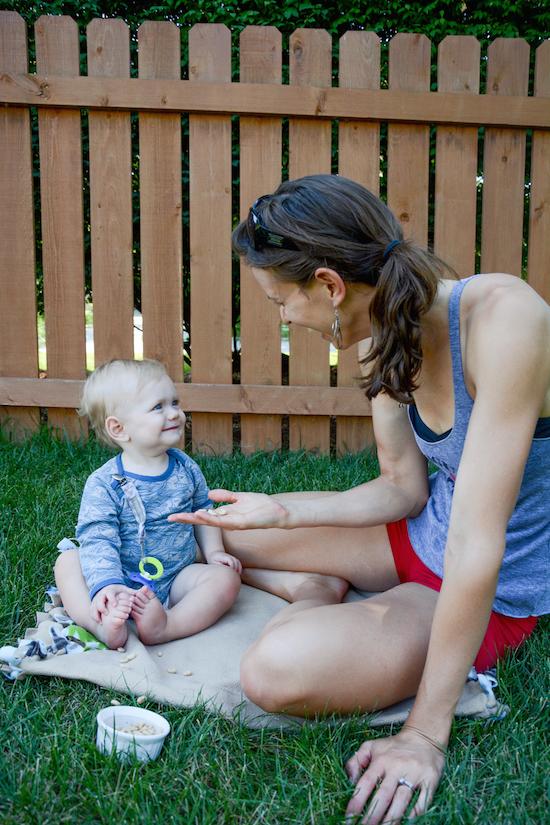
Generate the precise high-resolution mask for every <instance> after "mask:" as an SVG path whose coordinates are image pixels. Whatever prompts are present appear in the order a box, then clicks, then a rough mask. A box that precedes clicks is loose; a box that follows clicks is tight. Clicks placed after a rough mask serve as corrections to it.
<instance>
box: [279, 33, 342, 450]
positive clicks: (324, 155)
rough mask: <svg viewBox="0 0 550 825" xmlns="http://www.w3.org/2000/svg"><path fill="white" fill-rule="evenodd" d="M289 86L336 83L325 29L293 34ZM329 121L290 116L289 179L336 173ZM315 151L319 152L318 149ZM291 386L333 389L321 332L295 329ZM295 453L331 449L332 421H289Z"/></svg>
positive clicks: (312, 418)
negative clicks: (332, 166) (332, 168)
mask: <svg viewBox="0 0 550 825" xmlns="http://www.w3.org/2000/svg"><path fill="white" fill-rule="evenodd" d="M290 83H291V84H294V85H296V86H310V85H314V86H331V85H332V40H331V37H330V35H329V33H328V32H326V31H324V30H323V29H298V30H297V31H295V32H294V33H293V34H292V35H291V36H290ZM331 141H332V130H331V124H330V123H316V122H315V121H312V120H305V119H303V118H291V120H290V124H289V177H290V178H299V177H302V176H303V175H312V174H317V173H321V172H327V173H330V171H331ZM313 147H315V148H313ZM289 384H298V385H304V386H312V385H313V386H328V385H329V384H330V364H329V345H328V343H327V342H326V341H323V340H322V339H321V338H320V336H319V333H318V332H316V331H315V330H311V329H306V328H305V327H294V326H291V327H290V360H289ZM289 444H290V449H291V450H301V449H305V450H320V451H321V452H328V451H329V447H330V420H329V419H328V418H327V417H325V416H308V418H307V419H306V418H298V417H296V416H291V417H290V432H289Z"/></svg>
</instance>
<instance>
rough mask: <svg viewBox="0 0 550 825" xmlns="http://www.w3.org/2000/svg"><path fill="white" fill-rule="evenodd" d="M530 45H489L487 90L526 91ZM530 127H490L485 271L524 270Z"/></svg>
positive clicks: (483, 235)
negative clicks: (527, 145)
mask: <svg viewBox="0 0 550 825" xmlns="http://www.w3.org/2000/svg"><path fill="white" fill-rule="evenodd" d="M528 83H529V45H528V44H527V43H526V42H525V40H521V39H520V38H517V39H508V38H503V37H499V38H498V39H497V40H495V41H494V42H493V43H491V45H490V46H489V63H488V67H487V94H489V95H522V96H524V95H526V94H527V89H528ZM524 190H525V130H524V129H494V128H488V129H486V130H485V145H484V158H483V212H482V216H481V217H482V229H481V271H482V272H510V273H512V274H513V275H521V259H522V243H523V213H524V208H525V192H524Z"/></svg>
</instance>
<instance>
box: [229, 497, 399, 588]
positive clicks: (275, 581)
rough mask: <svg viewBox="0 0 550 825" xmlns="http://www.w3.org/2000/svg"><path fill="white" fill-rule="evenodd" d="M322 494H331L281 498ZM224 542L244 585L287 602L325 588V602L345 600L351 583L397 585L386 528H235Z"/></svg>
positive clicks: (361, 586) (371, 585) (367, 585)
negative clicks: (238, 565) (239, 564)
mask: <svg viewBox="0 0 550 825" xmlns="http://www.w3.org/2000/svg"><path fill="white" fill-rule="evenodd" d="M322 495H327V494H326V493H325V494H324V493H284V494H282V495H278V496H277V498H278V499H280V500H282V501H284V500H285V499H287V500H289V499H292V498H304V497H318V496H322ZM329 495H330V494H329ZM223 538H224V544H225V546H226V549H227V551H228V552H230V553H232V554H233V555H235V556H237V557H238V558H239V559H240V560H241V562H242V564H243V567H244V568H245V569H244V571H243V581H244V582H246V583H247V584H252V585H254V586H255V587H259V588H261V589H262V590H268V591H269V592H271V593H275V594H276V595H278V596H281V597H282V598H284V599H286V600H287V601H291V602H293V601H297V600H298V599H307V598H310V597H311V596H312V595H313V597H317V596H320V595H322V594H321V593H318V592H315V593H314V594H311V593H309V592H308V591H309V588H312V589H313V590H314V591H318V590H319V589H321V590H323V588H324V590H325V591H326V594H325V595H326V600H325V603H327V604H329V603H331V602H334V601H340V600H341V598H342V597H343V596H344V594H345V592H346V589H347V584H352V585H354V586H355V587H358V588H359V589H360V590H370V591H380V590H387V589H388V588H390V587H395V585H397V584H399V578H398V576H397V571H396V569H395V564H394V561H393V556H392V552H391V548H390V543H389V539H388V534H387V530H386V527H385V526H380V527H305V528H296V529H294V530H278V529H275V528H273V529H270V530H234V531H233V530H232V531H227V532H225V533H224V534H223ZM276 571H281V572H276ZM282 571H285V572H282ZM289 571H290V572H289ZM305 573H307V574H308V575H307V576H306V575H304V574H305ZM310 574H322V575H310ZM328 577H331V578H332V581H330V580H329V579H328ZM323 579H325V581H324V584H323ZM338 594H339V597H337V598H336V597H335V595H336V596H338Z"/></svg>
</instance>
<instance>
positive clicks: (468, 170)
mask: <svg viewBox="0 0 550 825" xmlns="http://www.w3.org/2000/svg"><path fill="white" fill-rule="evenodd" d="M479 59H480V45H479V42H478V41H477V40H476V39H475V38H474V37H461V36H456V37H455V36H450V37H446V38H445V39H444V40H442V41H441V43H440V44H439V49H438V61H437V88H438V91H440V92H468V93H471V94H479ZM476 174H477V129H476V128H473V127H454V126H438V127H437V138H436V167H435V231H434V251H435V253H436V254H437V255H439V257H440V258H442V259H443V260H444V261H447V263H449V264H450V265H451V266H452V267H454V269H455V271H456V272H457V273H458V274H459V275H460V276H461V277H466V276H467V275H472V273H473V272H475V252H476Z"/></svg>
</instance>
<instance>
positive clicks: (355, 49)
mask: <svg viewBox="0 0 550 825" xmlns="http://www.w3.org/2000/svg"><path fill="white" fill-rule="evenodd" d="M339 75H340V78H339V80H340V86H342V87H345V88H354V89H379V88H380V39H379V37H378V36H377V35H376V34H375V33H374V32H362V31H352V32H346V33H345V34H344V35H343V36H342V37H341V38H340V66H339ZM338 171H339V173H340V174H341V175H344V176H345V177H348V178H351V179H352V180H356V181H358V183H362V184H363V186H366V187H367V189H370V190H371V192H374V194H375V195H378V192H379V189H380V124H379V123H360V122H359V123H355V122H352V121H347V122H346V121H345V120H341V121H340V123H339V126H338ZM337 375H338V386H339V387H351V386H354V385H355V384H356V383H357V377H358V375H360V368H359V351H358V347H350V348H349V349H347V350H341V351H340V352H339V353H338V373H337ZM373 441H374V435H373V432H372V418H361V417H360V416H339V417H338V418H337V420H336V450H337V452H338V453H339V454H343V453H358V452H360V451H361V450H364V449H366V448H367V447H370V446H372V444H373Z"/></svg>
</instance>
